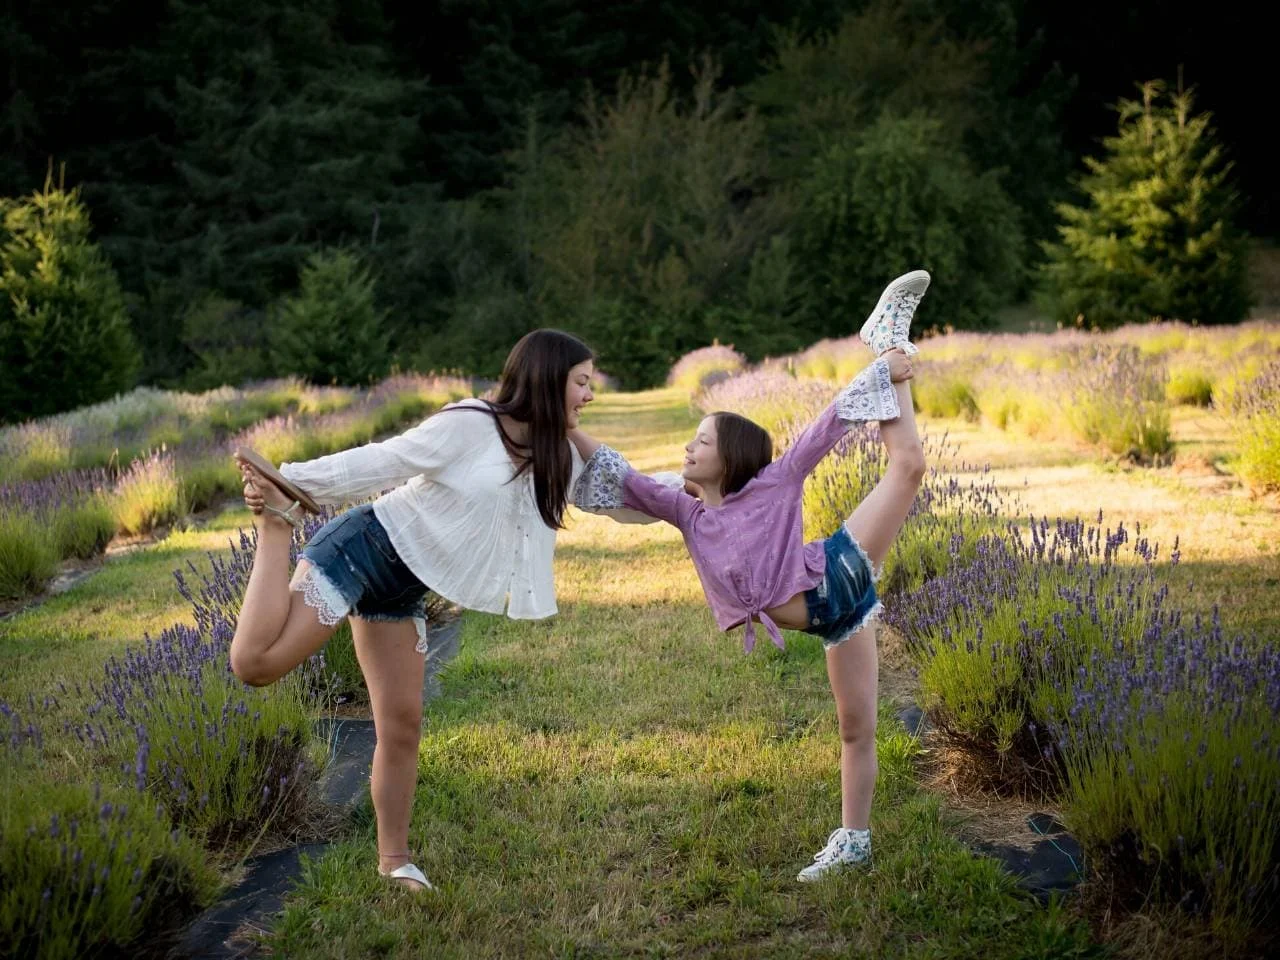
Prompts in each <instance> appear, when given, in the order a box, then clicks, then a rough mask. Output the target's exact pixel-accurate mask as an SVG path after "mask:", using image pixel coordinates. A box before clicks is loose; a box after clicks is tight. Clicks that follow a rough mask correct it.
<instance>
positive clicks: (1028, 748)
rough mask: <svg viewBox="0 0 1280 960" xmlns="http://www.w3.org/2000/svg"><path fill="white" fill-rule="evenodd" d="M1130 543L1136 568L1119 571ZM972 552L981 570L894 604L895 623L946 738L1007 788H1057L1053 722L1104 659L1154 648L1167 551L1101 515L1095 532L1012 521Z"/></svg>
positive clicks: (962, 568) (934, 582)
mask: <svg viewBox="0 0 1280 960" xmlns="http://www.w3.org/2000/svg"><path fill="white" fill-rule="evenodd" d="M963 546H964V543H963V540H961V539H960V538H957V539H956V540H955V541H953V548H954V549H955V550H957V551H959V550H960V549H962V548H963ZM1126 547H1127V551H1126V552H1127V555H1128V558H1129V559H1131V560H1132V561H1133V562H1129V563H1120V562H1119V561H1120V560H1121V559H1122V551H1125V550H1126ZM973 550H974V558H973V560H972V561H971V562H969V563H957V564H955V565H954V566H953V567H952V568H951V570H950V571H949V572H947V573H945V574H944V575H942V576H939V577H935V578H933V579H931V580H928V581H926V582H925V583H924V584H923V585H922V586H921V587H919V588H918V589H916V590H915V591H912V592H910V593H908V594H907V595H906V596H904V597H903V598H902V599H901V600H900V601H899V602H898V603H896V604H893V605H891V606H890V607H889V609H888V612H887V614H886V622H887V623H888V624H889V625H890V626H892V627H893V628H894V629H896V630H898V631H899V632H900V633H901V634H902V636H903V637H904V638H905V639H906V642H907V645H908V649H909V650H910V652H911V655H912V657H913V658H914V659H915V661H916V664H917V669H918V673H919V677H920V685H921V697H922V700H923V706H924V707H925V708H926V709H927V710H928V711H929V713H930V715H931V717H932V718H933V720H934V721H935V723H936V724H937V726H938V727H939V729H940V730H942V731H943V732H944V733H945V734H946V735H947V736H949V737H950V738H951V739H952V740H953V741H954V742H955V743H957V744H958V745H960V746H962V747H964V748H965V749H966V750H968V751H970V752H971V753H972V754H973V755H974V756H975V757H978V758H985V759H987V760H989V761H990V762H991V766H992V768H993V776H995V777H996V778H997V779H998V780H1001V781H1003V782H1004V784H1005V785H1006V786H1008V787H1010V788H1013V789H1016V790H1030V791H1032V792H1039V791H1044V790H1053V789H1056V787H1057V786H1058V785H1059V784H1060V782H1061V774H1062V767H1061V757H1060V756H1059V755H1058V752H1057V748H1056V741H1055V740H1054V739H1053V738H1052V737H1050V735H1049V732H1048V731H1049V728H1050V723H1051V722H1052V720H1053V719H1054V718H1055V717H1059V716H1061V715H1063V713H1064V712H1065V710H1066V708H1067V704H1066V703H1065V700H1064V699H1063V698H1064V697H1065V696H1066V691H1069V690H1070V687H1071V683H1072V681H1073V680H1074V678H1075V677H1076V671H1077V670H1078V669H1079V668H1080V666H1081V665H1083V664H1085V663H1088V662H1089V659H1090V657H1091V655H1092V654H1093V652H1094V651H1110V652H1115V653H1120V652H1123V651H1125V650H1130V649H1134V648H1138V647H1140V646H1141V644H1142V643H1143V642H1144V637H1145V635H1146V631H1147V630H1148V628H1149V626H1150V624H1151V623H1152V622H1154V621H1155V620H1156V619H1157V618H1158V617H1159V615H1160V613H1161V610H1162V607H1163V603H1164V601H1165V598H1166V596H1167V587H1166V586H1164V585H1162V584H1160V583H1159V581H1158V579H1157V576H1156V568H1155V560H1156V557H1157V554H1158V548H1157V547H1156V546H1155V545H1153V544H1151V543H1150V542H1149V541H1148V540H1146V539H1145V538H1142V537H1141V536H1137V535H1135V536H1132V537H1131V535H1130V533H1129V531H1128V529H1127V528H1126V527H1125V526H1124V525H1123V524H1120V525H1119V526H1118V527H1116V528H1115V529H1114V530H1112V529H1111V528H1104V527H1103V526H1102V516H1101V514H1099V517H1098V521H1097V523H1096V524H1088V523H1084V522H1082V521H1080V520H1062V519H1059V520H1057V521H1055V522H1053V523H1050V522H1049V521H1048V520H1047V519H1043V518H1042V519H1040V520H1034V519H1033V520H1032V521H1031V523H1030V525H1029V528H1028V529H1027V530H1025V531H1024V530H1023V529H1021V528H1020V527H1018V526H1017V525H1016V524H1009V525H1008V526H1007V527H1006V529H1005V530H1004V531H1003V532H1002V533H1000V534H996V535H989V536H985V537H982V538H981V539H979V540H978V541H977V543H976V544H975V545H974V547H973ZM1177 557H1178V553H1177V548H1176V546H1175V550H1174V554H1173V562H1175V563H1176V562H1177Z"/></svg>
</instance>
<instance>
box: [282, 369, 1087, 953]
mask: <svg viewBox="0 0 1280 960" xmlns="http://www.w3.org/2000/svg"><path fill="white" fill-rule="evenodd" d="M697 419H698V418H697V416H696V415H695V414H694V413H692V412H691V411H690V410H689V409H688V407H687V403H686V402H685V401H684V399H683V397H682V396H681V395H680V394H678V393H675V392H657V393H648V394H641V395H607V396H604V397H601V398H600V399H599V400H597V402H596V404H594V405H593V407H592V409H591V411H590V414H589V417H588V418H587V421H588V422H587V427H588V429H590V430H591V431H593V432H595V433H596V434H597V435H599V436H600V437H602V438H603V439H606V440H608V441H609V442H611V443H613V444H614V445H616V446H618V447H619V448H620V449H622V450H623V451H624V452H625V453H626V454H627V455H629V456H630V458H631V459H632V461H633V463H635V464H636V466H637V467H639V468H641V469H646V470H648V469H660V468H663V467H668V468H669V467H672V466H673V465H674V464H676V463H677V462H678V459H679V448H680V446H681V445H682V444H683V443H684V441H685V439H686V438H687V436H688V434H689V431H690V429H691V428H692V426H693V425H694V424H695V423H696V421H697ZM556 573H557V580H558V593H559V601H560V614H559V616H557V617H555V618H553V619H551V620H548V621H543V622H539V623H516V622H511V621H507V620H504V619H501V618H497V617H489V616H483V615H468V616H467V617H466V619H465V622H464V625H463V631H464V632H463V638H462V648H461V653H460V654H459V656H458V658H457V659H456V660H455V661H454V662H453V663H451V664H450V665H449V666H448V667H447V670H446V674H445V678H444V693H443V695H442V696H441V697H440V698H439V699H438V700H436V701H434V702H433V703H432V704H431V705H430V706H429V707H428V711H427V724H426V731H425V735H424V739H423V744H422V750H421V754H420V760H419V771H418V774H419V784H418V792H417V802H416V806H415V813H414V826H413V833H412V846H413V848H414V851H415V854H416V856H417V860H418V863H419V864H420V865H421V866H422V867H423V868H424V870H425V871H426V872H427V874H428V876H430V877H431V878H432V879H433V880H434V881H435V882H436V883H437V884H439V885H440V887H441V889H440V891H439V892H438V893H436V894H434V895H431V896H426V897H419V896H415V895H413V894H409V893H406V892H402V891H400V890H398V889H394V888H391V887H389V886H388V885H386V883H385V881H382V880H380V879H379V878H378V877H377V876H376V875H375V864H376V861H375V858H374V842H373V833H372V828H371V826H370V825H369V824H368V823H366V824H365V825H364V826H363V827H362V828H360V829H358V830H357V832H356V834H355V835H354V836H353V837H352V838H351V840H350V841H349V842H346V843H343V844H340V845H339V846H337V847H336V848H335V849H334V850H333V851H332V852H331V853H329V854H327V855H325V856H324V857H322V858H320V859H319V860H317V861H316V862H314V863H312V864H311V865H310V866H309V867H308V868H307V870H306V873H305V876H304V880H303V882H302V884H301V886H300V888H299V890H298V891H297V892H296V894H295V895H294V896H293V897H292V898H291V900H290V901H289V903H288V906H287V908H286V910H285V913H284V915H283V917H282V918H281V919H280V920H279V921H278V922H277V923H276V924H275V926H274V930H273V932H272V933H271V934H270V935H269V944H270V947H271V949H272V950H273V951H274V952H276V953H278V954H279V955H282V956H307V957H335V958H337V957H343V958H347V957H364V956H390V957H422V956H431V957H468V958H471V957H507V956H556V957H617V956H646V957H647V956H699V957H836V956H840V957H849V956H856V957H877V958H879V957H957V958H959V957H965V958H969V957H974V956H978V955H983V956H986V957H1070V956H1088V955H1092V954H1093V953H1094V952H1095V948H1094V947H1093V946H1091V945H1090V943H1089V940H1088V936H1087V933H1086V932H1085V930H1084V929H1083V927H1082V926H1081V925H1079V924H1075V923H1072V922H1071V921H1070V920H1068V919H1067V918H1066V916H1065V912H1064V911H1063V910H1062V909H1060V908H1058V907H1052V908H1045V907H1042V906H1040V905H1038V904H1036V903H1034V902H1033V901H1031V900H1029V899H1027V898H1025V897H1022V896H1020V895H1018V894H1017V893H1016V892H1015V890H1014V884H1013V882H1012V880H1011V878H1009V877H1008V876H1007V875H1004V874H1003V873H1002V872H1001V871H1000V870H999V869H998V868H997V867H996V866H995V865H994V863H992V862H990V861H986V860H982V859H978V858H975V857H973V856H971V855H970V854H969V853H968V852H967V851H965V850H964V849H963V848H962V847H961V846H960V845H959V844H958V843H957V842H956V841H955V840H954V839H952V837H951V834H950V832H949V829H948V826H947V824H946V823H945V820H944V817H943V815H942V814H941V813H940V807H939V804H938V802H937V801H936V799H935V798H933V797H931V796H929V795H927V794H925V793H923V792H921V791H920V790H919V789H918V788H917V786H916V784H915V775H914V770H913V760H912V757H913V754H914V752H915V745H914V743H913V741H912V740H911V739H910V738H908V737H907V736H906V735H905V733H904V732H903V731H902V729H901V728H900V727H899V726H898V725H897V723H896V721H894V720H893V719H892V717H891V716H889V715H887V714H886V715H884V716H883V717H882V723H881V735H880V736H881V744H880V760H881V778H880V786H879V794H878V802H877V807H876V811H875V816H874V821H873V827H874V830H875V844H876V860H875V869H874V870H871V871H867V872H861V873H855V874H851V875H849V876H846V877H844V878H840V879H837V880H834V881H832V882H828V883H824V884H819V885H812V886H804V885H801V884H798V883H797V882H796V881H795V874H796V872H797V870H798V869H799V868H800V867H801V866H803V865H804V864H805V862H807V860H808V858H809V857H810V855H811V854H812V853H813V852H814V851H815V850H817V849H818V848H819V847H820V846H821V845H822V844H823V843H824V842H825V840H826V837H827V833H828V832H829V831H830V830H831V829H832V828H833V827H835V826H836V825H837V824H838V822H839V809H840V807H839V788H838V780H837V775H836V770H837V759H838V752H839V743H838V738H837V734H836V724H835V712H834V706H833V701H832V698H831V694H830V692H829V690H828V688H827V680H826V673H825V668H824V664H823V658H822V652H821V647H820V645H819V644H818V642H817V641H816V640H813V639H812V638H809V637H805V636H801V635H791V636H790V642H789V644H788V649H787V651H786V653H785V654H780V653H776V652H773V651H772V650H771V648H770V647H769V645H768V644H767V643H766V644H764V645H763V647H762V648H758V649H757V651H756V652H755V653H754V654H753V655H751V656H744V655H743V653H742V649H741V640H740V637H739V635H738V634H737V633H735V634H733V635H729V636H726V635H723V634H720V633H719V632H718V631H717V630H716V629H715V627H714V624H713V622H712V619H711V616H710V613H709V612H708V611H707V610H706V608H705V604H704V602H703V600H702V596H701V590H700V589H699V586H698V582H697V578H696V576H695V574H694V571H693V567H692V565H691V563H690V562H689V560H688V558H687V555H686V553H685V551H684V548H683V546H682V544H681V543H680V539H679V536H678V534H676V532H675V531H674V530H672V529H671V528H668V527H666V526H664V525H652V526H623V525H619V524H615V523H613V522H612V521H609V520H606V519H603V518H597V517H589V516H582V515H577V516H575V517H574V518H573V520H572V522H571V526H570V529H569V530H568V531H567V532H565V533H563V534H562V535H561V538H560V545H559V548H558V551H557V570H556Z"/></svg>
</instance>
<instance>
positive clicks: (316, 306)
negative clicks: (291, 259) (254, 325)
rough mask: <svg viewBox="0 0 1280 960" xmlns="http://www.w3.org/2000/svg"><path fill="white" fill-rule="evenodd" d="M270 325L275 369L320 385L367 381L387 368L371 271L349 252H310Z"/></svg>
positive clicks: (381, 319) (383, 328) (383, 327)
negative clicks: (294, 290)
mask: <svg viewBox="0 0 1280 960" xmlns="http://www.w3.org/2000/svg"><path fill="white" fill-rule="evenodd" d="M268 329H269V333H268V345H269V348H270V354H271V359H272V365H273V367H274V368H275V369H276V370H277V371H278V372H282V373H290V374H295V375H297V376H300V377H302V378H304V379H306V380H308V381H310V382H311V383H318V384H330V383H344V384H367V383H369V382H370V381H372V380H375V379H377V378H378V377H381V376H383V375H385V374H386V372H387V366H388V364H389V353H388V349H387V331H386V317H385V315H384V313H383V312H382V310H380V309H379V308H378V306H377V297H376V295H375V292H374V281H373V276H372V275H371V274H370V273H369V270H368V269H367V268H366V267H365V266H364V265H363V264H362V263H361V262H360V260H359V258H358V257H357V256H356V255H355V254H354V253H351V252H349V251H346V250H332V251H328V252H324V253H316V254H312V255H311V257H309V258H308V259H307V263H306V266H304V267H303V269H302V275H301V277H300V278H299V289H298V292H297V293H296V294H294V295H293V296H290V297H285V298H284V299H283V300H282V301H281V302H280V304H279V305H278V306H277V308H276V309H275V310H274V311H273V315H272V318H271V321H270V324H269V328H268Z"/></svg>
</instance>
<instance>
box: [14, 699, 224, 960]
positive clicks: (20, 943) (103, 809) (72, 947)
mask: <svg viewBox="0 0 1280 960" xmlns="http://www.w3.org/2000/svg"><path fill="white" fill-rule="evenodd" d="M30 703H31V707H32V709H31V713H30V714H29V715H26V716H20V715H19V714H18V713H17V712H16V711H15V710H14V709H13V708H12V707H10V706H9V705H7V704H4V703H0V956H4V957H42V958H44V957H47V958H51V960H57V958H73V957H85V956H98V955H103V954H105V955H110V956H135V955H137V953H138V951H139V950H140V949H141V941H143V940H144V939H146V940H148V941H151V942H154V941H155V939H156V938H157V937H162V936H163V935H164V934H165V933H167V932H169V931H171V930H173V929H174V928H176V927H177V926H178V925H179V924H180V923H182V922H185V921H186V920H188V919H189V918H190V916H191V914H192V913H194V911H195V909H196V908H197V907H200V906H203V905H204V904H206V903H208V902H209V901H210V900H211V899H212V895H213V893H214V892H215V889H216V887H217V885H218V877H217V874H216V872H215V871H214V870H213V869H212V868H211V866H210V865H209V862H208V858H207V856H206V855H205V852H204V851H203V850H201V849H200V848H199V846H198V845H197V844H195V843H193V842H192V841H191V840H190V839H189V838H188V837H186V836H185V835H183V834H182V833H180V832H178V831H175V830H174V829H173V828H172V825H171V824H170V822H169V818H168V816H167V815H166V812H165V810H164V808H163V807H158V806H157V805H156V803H155V801H154V800H153V799H151V798H149V797H147V796H146V795H145V794H140V793H138V792H136V791H134V790H131V789H128V788H127V787H124V786H122V785H118V784H110V783H109V784H106V785H93V786H90V785H89V784H88V783H85V782H83V780H82V778H79V777H77V778H76V779H73V780H70V781H69V780H67V779H66V778H64V777H62V776H59V775H57V774H56V773H55V772H54V770H53V769H52V768H51V767H50V766H49V765H48V764H47V763H46V761H45V757H44V746H43V733H42V731H41V726H42V725H43V722H42V721H46V720H47V719H48V716H51V711H50V710H49V701H46V704H45V707H44V714H45V715H36V713H37V711H38V710H39V708H38V707H36V705H35V702H34V700H33V701H30ZM54 707H55V708H56V702H55V703H54Z"/></svg>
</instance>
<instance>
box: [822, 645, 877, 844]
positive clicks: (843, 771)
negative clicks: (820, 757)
mask: <svg viewBox="0 0 1280 960" xmlns="http://www.w3.org/2000/svg"><path fill="white" fill-rule="evenodd" d="M877 669H878V668H877V663H876V633H875V627H874V626H866V627H863V628H862V629H861V630H859V631H858V632H857V633H855V634H854V635H853V636H851V637H849V638H848V639H847V640H845V641H844V643H841V644H840V645H838V646H835V647H832V648H830V649H829V650H827V677H828V678H829V679H830V681H831V692H832V693H833V694H834V695H835V698H836V717H837V719H838V720H839V722H840V820H841V826H843V827H846V828H848V829H851V830H866V829H868V825H869V823H870V818H871V796H872V794H873V793H874V792H875V788H876V772H877V769H878V767H877V764H876V691H877V686H878V684H877Z"/></svg>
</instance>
